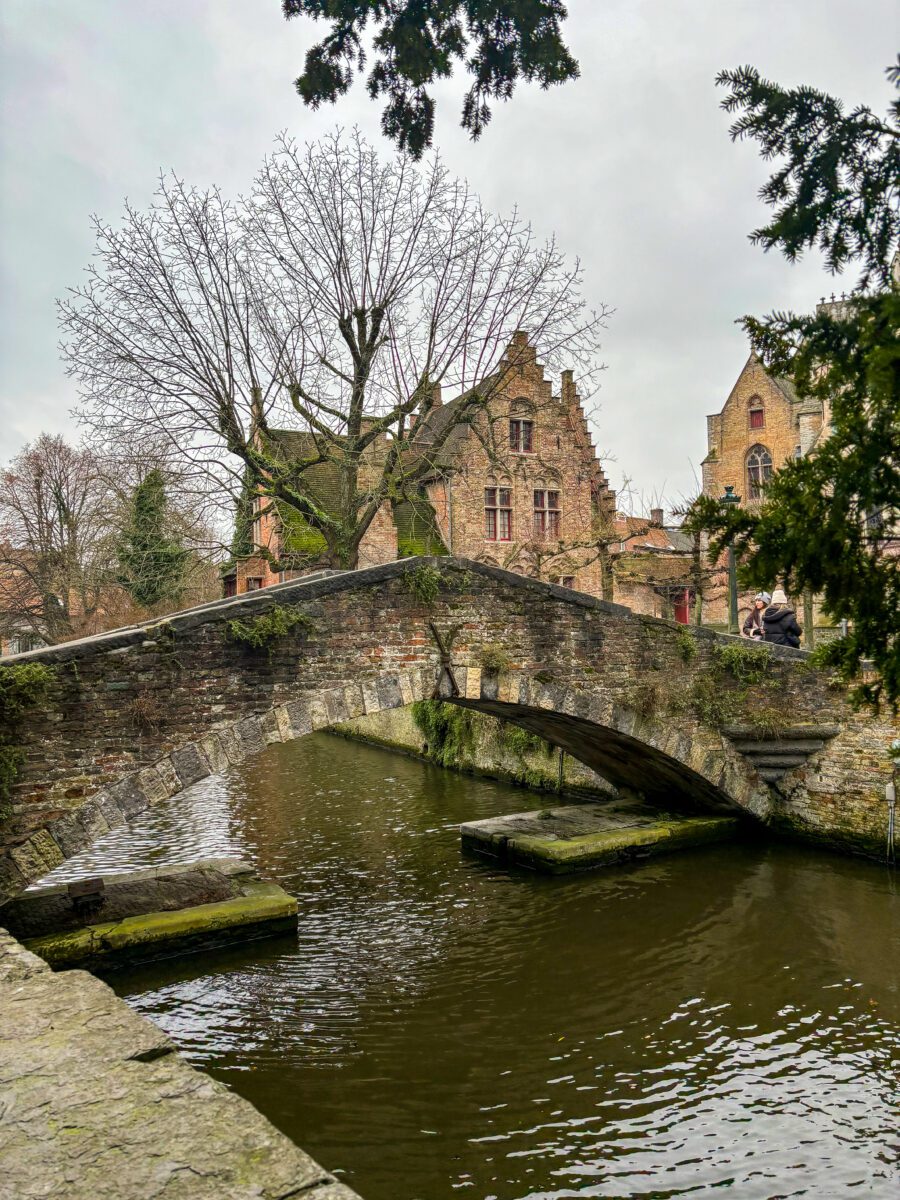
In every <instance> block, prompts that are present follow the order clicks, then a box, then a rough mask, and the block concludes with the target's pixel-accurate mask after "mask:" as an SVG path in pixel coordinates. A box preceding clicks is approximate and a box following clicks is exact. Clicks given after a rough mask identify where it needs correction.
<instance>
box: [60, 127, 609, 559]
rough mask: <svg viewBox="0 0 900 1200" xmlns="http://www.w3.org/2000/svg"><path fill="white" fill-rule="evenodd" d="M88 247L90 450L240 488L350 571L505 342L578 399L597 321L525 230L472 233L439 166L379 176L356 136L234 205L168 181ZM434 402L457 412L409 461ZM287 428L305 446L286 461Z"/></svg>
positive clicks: (467, 210) (572, 276)
mask: <svg viewBox="0 0 900 1200" xmlns="http://www.w3.org/2000/svg"><path fill="white" fill-rule="evenodd" d="M96 234H97V256H96V261H95V263H94V264H93V265H92V266H90V267H89V268H88V281H87V283H86V284H84V285H83V286H81V287H79V288H76V289H74V290H73V291H72V293H71V295H70V298H69V299H67V300H65V301H64V302H62V303H61V305H60V316H61V323H62V328H63V333H64V338H65V345H64V352H65V354H66V357H67V359H68V364H69V370H70V373H71V374H72V375H74V376H75V377H76V378H77V379H78V381H79V384H80V388H81V397H82V405H81V413H82V416H83V418H84V420H85V421H86V422H87V423H88V424H89V426H90V427H91V429H92V431H93V433H94V435H95V437H96V438H97V439H98V441H99V442H100V444H102V445H105V446H108V447H113V446H115V444H116V442H117V441H118V440H119V439H121V438H125V439H127V440H131V441H134V440H137V441H140V439H141V438H142V437H153V438H155V439H158V440H159V439H161V440H162V441H164V442H165V443H166V444H167V446H168V447H169V449H170V451H171V453H172V454H173V455H174V456H176V457H177V458H178V459H179V460H180V461H181V462H182V463H183V471H184V474H185V477H186V478H190V479H194V480H196V481H198V486H202V487H203V488H205V489H206V492H205V494H206V496H207V498H209V497H210V496H213V497H215V498H216V499H217V500H218V502H219V503H220V504H221V503H222V502H223V500H224V499H225V498H227V497H230V498H231V499H232V500H236V499H237V498H238V497H239V496H240V495H241V493H242V490H245V489H246V486H247V483H248V481H249V484H250V486H251V488H252V489H253V490H254V494H255V497H256V499H257V506H258V507H257V511H259V506H260V505H261V506H262V507H263V511H265V509H266V507H268V506H274V507H276V508H277V510H278V511H279V513H283V512H285V511H290V512H291V513H292V514H293V517H294V518H295V519H299V520H301V521H302V522H304V523H305V524H306V525H308V526H309V527H310V528H312V529H313V530H316V531H318V533H319V534H321V536H322V537H323V538H324V542H325V544H326V547H327V550H326V553H325V556H324V557H325V559H326V561H328V562H329V563H331V564H333V565H336V566H342V567H352V566H355V565H356V562H357V560H358V554H359V546H360V542H361V540H362V538H363V536H364V535H365V533H366V530H367V529H368V528H369V526H370V525H371V523H372V521H373V520H374V518H375V516H376V514H377V513H378V511H379V509H380V508H381V506H382V505H384V504H385V503H386V502H387V501H388V500H389V499H392V498H396V497H397V496H402V495H406V494H407V493H408V492H412V491H414V490H415V488H416V486H417V485H418V482H419V481H420V480H421V479H423V478H424V477H425V476H426V475H427V474H428V472H429V470H430V469H431V463H430V461H429V459H430V458H434V457H435V456H437V455H439V453H440V451H441V449H442V447H443V445H444V444H445V443H446V441H447V439H448V438H449V437H450V436H451V434H452V432H453V430H454V428H455V427H457V426H458V425H459V424H460V423H463V422H465V423H471V421H472V418H473V416H474V414H475V413H476V412H477V411H478V410H480V409H481V408H482V407H484V406H485V405H486V404H487V402H488V401H489V399H490V397H491V395H492V394H494V392H495V390H496V389H498V388H500V387H502V386H503V382H504V378H505V372H506V371H508V370H511V369H514V368H515V365H516V364H515V362H514V361H513V360H512V358H511V356H510V353H509V351H508V347H509V345H510V342H511V340H512V335H513V334H514V333H515V332H516V331H517V330H521V329H525V330H528V332H529V334H530V336H531V339H532V342H533V343H535V344H539V345H540V347H541V353H542V356H543V358H544V360H545V361H546V362H547V363H548V365H550V366H551V367H554V366H563V365H565V366H569V367H574V368H575V369H576V370H578V372H579V373H580V376H581V378H582V380H587V381H588V382H590V379H591V373H592V369H593V368H594V359H593V356H594V353H595V351H596V348H597V338H598V334H599V330H600V328H601V326H602V323H603V319H604V318H605V316H606V315H607V313H608V310H606V309H601V311H600V312H594V311H591V310H589V309H588V307H587V305H586V303H585V301H584V298H583V296H582V294H581V268H580V265H579V264H578V263H577V262H575V263H569V262H567V260H566V259H565V256H564V255H563V254H562V252H561V251H560V250H559V248H558V246H557V245H556V243H555V241H553V240H552V239H551V240H550V241H548V242H545V243H538V241H537V240H536V239H535V237H534V235H533V233H532V231H531V229H530V227H529V226H528V225H527V223H525V222H524V221H523V220H522V218H521V217H520V216H519V215H518V213H516V212H513V213H512V214H511V215H509V216H506V217H498V216H494V215H492V214H490V213H488V212H486V211H485V210H484V208H483V207H482V205H481V203H480V201H479V200H478V198H477V197H476V196H475V195H473V194H472V193H471V192H470V191H469V189H468V187H467V186H466V185H465V184H464V183H461V182H459V181H457V180H454V179H452V178H451V177H450V175H449V174H448V172H447V170H446V168H445V167H444V166H443V164H442V163H441V162H440V160H439V159H437V158H435V159H433V160H432V161H431V162H430V164H429V165H428V166H427V167H426V169H425V170H424V171H419V170H417V169H416V168H415V167H414V166H413V164H412V163H411V162H410V161H409V160H408V159H406V158H403V157H397V158H391V159H388V160H387V161H384V162H382V161H380V160H379V159H378V157H377V155H376V153H375V151H374V150H373V149H372V148H371V147H369V146H368V145H367V144H366V143H365V142H364V141H363V139H362V138H361V137H360V136H359V134H357V133H354V134H352V135H350V136H345V135H343V134H341V133H335V134H334V135H332V136H330V137H328V138H326V139H325V140H323V141H322V142H320V143H314V144H309V145H307V146H305V147H300V146H298V145H297V144H296V143H295V142H293V141H291V140H290V139H287V138H284V137H283V138H281V139H279V141H278V143H277V146H276V150H275V152H274V153H273V154H272V155H271V156H270V157H269V158H268V159H266V161H265V162H264V164H263V166H262V168H261V170H260V172H259V174H258V176H257V179H256V181H255V184H254V187H253V189H252V193H251V195H250V196H249V197H248V198H246V199H245V200H242V201H240V202H238V203H236V204H231V203H229V202H227V201H226V200H225V199H224V198H223V197H222V196H221V195H220V194H219V193H218V192H216V191H212V192H206V193H200V192H197V191H195V190H193V189H191V188H189V187H187V186H186V185H185V184H184V183H182V182H181V181H179V180H176V179H163V180H162V181H161V182H160V186H159V189H158V192H157V196H156V202H155V204H154V206H153V207H152V208H151V209H150V211H149V212H147V213H140V212H137V211H136V210H134V209H132V208H128V209H126V213H125V218H124V221H123V223H122V225H121V227H119V228H113V227H111V226H109V225H105V224H103V223H102V222H100V221H96ZM504 355H505V357H504ZM437 385H442V386H443V387H444V388H451V389H453V390H455V391H458V392H460V393H462V394H463V395H464V396H465V400H464V402H462V403H459V404H456V405H454V406H453V414H452V419H450V420H448V421H446V422H445V423H444V424H443V425H442V427H441V428H440V430H439V431H438V432H436V433H435V434H434V435H433V437H432V438H431V441H430V444H429V448H428V453H427V454H423V452H422V448H421V447H420V446H419V447H416V448H415V452H413V432H412V429H411V425H412V419H413V417H414V414H415V417H416V418H418V419H419V420H422V419H425V420H427V419H428V417H429V415H430V413H431V412H432V410H433V408H434V406H435V403H436V399H435V396H436V387H437ZM284 429H288V430H289V431H294V432H297V433H300V434H302V435H303V437H302V439H300V440H299V442H297V441H295V443H294V452H293V453H291V454H288V453H286V452H285V450H284V440H283V439H282V438H280V437H279V436H277V435H278V434H279V432H280V431H282V430H284ZM298 444H299V446H300V452H299V453H298V452H297V450H296V448H297V445H298ZM323 468H325V471H324V473H325V474H327V475H328V478H329V481H330V482H329V487H328V488H327V489H323V487H322V482H321V481H322V477H323ZM201 480H202V485H201V484H200V482H199V481H201ZM211 483H212V484H213V485H214V486H213V487H212V490H210V484H211Z"/></svg>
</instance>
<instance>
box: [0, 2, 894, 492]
mask: <svg viewBox="0 0 900 1200" xmlns="http://www.w3.org/2000/svg"><path fill="white" fill-rule="evenodd" d="M569 8H570V21H569V23H568V37H569V41H570V44H571V45H572V47H573V49H574V51H575V53H576V55H577V56H578V58H579V60H580V62H581V66H582V72H583V77H582V79H581V80H579V81H578V82H577V83H575V84H572V85H568V86H566V87H564V88H560V89H556V90H554V91H551V92H549V93H544V92H540V91H538V90H537V89H534V88H523V89H520V90H519V92H518V93H517V95H516V97H515V98H514V100H513V102H512V103H511V104H509V105H505V106H498V107H497V108H496V110H495V115H494V120H493V121H492V122H491V125H490V126H489V127H488V130H487V132H486V134H485V135H484V137H483V138H482V140H481V141H480V142H479V143H476V144H474V145H473V144H471V143H469V142H468V141H467V140H466V139H465V138H464V136H463V135H462V133H461V131H460V130H459V128H458V125H457V122H458V119H459V106H460V103H461V88H462V83H461V81H448V82H447V83H446V84H444V85H442V86H441V87H440V88H439V89H438V103H439V120H438V144H439V145H440V147H441V150H442V153H443V154H444V156H445V158H446V159H447V161H448V164H449V165H450V166H451V168H452V169H453V170H454V171H456V172H457V173H458V174H460V175H464V176H466V177H467V178H468V179H469V181H470V182H471V183H472V184H473V186H474V187H475V188H476V189H477V190H478V191H479V192H480V193H481V195H482V196H483V198H484V200H485V201H486V202H487V203H488V204H489V205H491V206H492V207H494V208H509V207H510V206H511V205H513V204H518V206H519V208H520V209H521V211H522V212H523V213H524V214H526V215H527V216H528V217H529V218H530V219H531V220H532V221H533V224H534V226H535V229H536V231H537V232H538V233H539V234H541V235H546V234H549V233H550V232H552V231H555V232H556V233H557V234H558V236H559V238H560V241H561V243H562V244H563V246H565V247H566V248H567V249H568V250H569V251H571V252H572V253H573V254H577V255H579V256H580V257H581V259H582V261H583V264H584V268H585V280H586V288H587V292H588V296H589V297H590V298H592V299H593V300H594V301H595V302H596V303H599V302H601V301H602V302H606V303H609V304H611V305H613V306H614V307H615V308H616V313H615V316H614V317H613V318H612V320H611V321H610V325H609V329H608V332H607V335H606V338H605V344H604V349H603V359H604V361H605V362H606V363H607V365H608V370H607V371H606V372H605V373H604V376H603V386H602V389H601V392H600V395H599V397H598V399H599V402H600V408H599V416H598V427H597V438H596V440H597V442H598V445H600V446H601V447H603V448H604V449H609V450H611V451H612V452H613V453H614V455H615V458H616V461H615V462H614V463H612V464H611V465H610V475H611V477H612V479H613V481H614V482H616V483H617V482H618V481H619V479H620V477H621V476H622V474H627V475H628V476H629V477H631V478H632V479H633V481H634V486H635V488H636V490H637V491H638V492H643V493H645V494H646V495H648V496H649V495H650V494H651V493H654V492H658V491H659V490H660V489H661V488H662V487H663V486H665V490H666V494H667V496H668V497H669V498H670V499H671V500H677V499H678V498H679V496H681V495H683V494H686V493H689V492H690V491H691V490H692V488H693V476H692V471H691V462H693V463H694V464H697V463H698V462H699V460H700V459H701V458H702V457H703V453H704V450H705V447H704V429H705V423H704V416H705V414H706V413H707V412H710V411H713V410H714V409H716V408H718V407H719V406H720V405H721V403H722V402H723V400H724V398H725V396H726V395H727V393H728V390H729V389H730V387H731V384H732V382H733V381H734V378H735V377H736V375H737V373H738V371H739V370H740V367H741V366H742V364H743V361H744V358H745V357H746V345H745V341H744V337H743V334H742V333H741V331H740V330H739V329H738V328H737V327H736V326H735V325H734V321H735V319H736V318H737V317H739V316H740V315H741V314H743V313H745V312H761V311H767V310H769V309H771V308H772V307H775V306H779V307H785V306H786V307H791V306H792V307H795V308H800V309H802V308H807V307H809V306H810V305H811V304H812V303H814V302H815V300H816V299H817V297H818V296H819V295H820V294H821V293H822V292H823V291H831V290H832V289H833V288H835V286H836V285H835V283H834V282H832V281H831V280H830V279H829V277H827V276H825V275H824V274H823V273H822V271H821V267H820V264H819V263H818V262H817V261H816V260H815V258H811V259H810V261H809V262H806V263H803V264H801V265H800V266H797V267H790V266H789V265H787V264H786V263H784V262H783V261H782V260H781V259H779V258H777V257H775V256H772V255H769V256H763V255H762V253H761V252H760V251H759V250H757V249H755V248H753V247H751V246H750V245H749V244H748V242H747V240H746V235H747V233H748V232H749V230H750V229H751V228H753V226H754V225H756V224H759V223H760V221H761V220H762V216H763V214H762V209H761V206H760V205H759V202H758V201H757V199H756V192H757V190H758V188H759V186H760V184H761V183H762V181H763V180H764V178H765V176H766V171H765V167H764V165H763V164H761V163H760V162H759V160H758V158H757V156H756V153H755V151H754V149H753V148H752V147H751V146H733V145H732V144H731V143H730V142H729V140H728V137H727V132H726V131H727V126H728V119H727V117H726V115H725V114H723V113H721V112H720V111H719V108H718V102H719V95H718V94H717V91H716V89H715V87H714V86H713V79H714V76H715V73H716V71H717V70H718V69H720V68H721V67H726V66H734V65H737V64H739V63H743V62H752V63H753V64H755V65H756V66H758V67H759V68H760V70H762V71H763V72H764V73H765V74H767V75H769V76H770V77H772V78H775V79H778V80H780V81H783V82H785V83H799V82H809V83H812V84H815V85H817V86H819V87H822V88H824V89H826V90H830V91H833V92H836V93H838V94H839V95H842V96H844V97H845V98H846V99H847V101H848V102H851V103H855V102H857V101H863V102H867V103H870V104H871V105H873V106H874V107H875V108H876V109H878V110H883V109H884V107H885V105H886V102H887V98H888V89H887V86H886V84H885V83H884V79H883V68H884V67H885V66H887V65H888V61H889V59H890V48H891V47H892V46H893V45H894V43H895V42H896V34H897V33H898V32H900V28H898V18H897V15H896V10H895V5H894V3H893V2H892V0H869V2H868V3H867V4H866V5H865V7H864V12H861V10H860V7H859V6H851V5H847V4H845V3H843V2H842V0H840V2H839V0H794V3H793V4H789V5H786V4H784V3H783V2H776V0H736V2H734V0H733V2H731V3H728V4H721V3H716V2H714V0H685V2H684V3H679V4H672V3H671V0H643V2H636V0H605V2H603V3H599V2H596V0H572V2H571V3H570V5H569ZM863 16H864V18H865V19H864V20H863V19H862V17H863ZM2 20H3V23H4V29H3V50H2V52H0V53H2V60H0V78H2V80H3V83H2V88H3V96H2V100H3V126H2V179H0V191H2V213H0V220H2V228H3V230H4V237H3V246H2V250H0V269H2V276H3V284H2V301H0V305H2V308H0V339H2V342H0V461H2V460H4V459H6V458H7V457H8V456H9V455H10V454H12V453H14V452H15V450H16V449H17V448H18V447H19V446H20V445H21V444H22V443H23V442H24V441H25V440H26V439H28V438H30V437H33V436H34V435H35V434H37V433H38V432H39V431H40V430H41V429H45V428H49V429H59V428H71V426H70V424H69V418H68V415H67V414H68V411H69V409H70V408H71V407H72V405H73V404H74V402H75V393H74V387H73V385H72V383H71V382H70V381H69V380H67V379H66V378H65V376H64V374H63V370H62V366H61V364H60V363H59V361H58V357H57V351H56V342H57V334H56V325H55V314H54V310H53V299H54V297H55V296H58V295H61V294H62V293H63V292H64V290H65V288H66V287H67V286H70V285H71V284H72V283H74V282H76V281H77V280H78V278H79V275H80V272H81V270H82V269H83V267H84V266H85V264H86V263H87V261H88V259H89V256H90V253H91V236H90V227H89V214H90V213H91V212H92V211H97V212H99V213H100V214H101V215H102V216H104V217H106V218H108V219H115V218H116V216H117V215H118V214H119V212H120V211H121V208H122V202H123V197H124V196H126V195H127V196H129V198H130V199H131V200H132V201H133V202H134V203H136V204H139V205H140V204H146V203H147V201H148V200H149V198H150V195H151V193H152V190H153V187H154V183H155V179H156V177H157V174H158V172H159V170H160V169H161V168H162V169H168V168H174V169H175V170H176V171H178V172H179V173H180V174H183V175H185V176H186V177H187V178H189V179H190V180H192V181H193V182H196V183H197V184H199V185H201V186H205V185H208V184H212V183H218V184H220V185H221V186H222V187H223V189H224V190H225V191H226V192H231V193H236V192H239V191H241V190H242V189H244V188H246V187H247V185H248V183H249V181H250V179H251V177H252V175H253V172H254V170H255V169H256V166H257V164H258V162H259V159H260V157H261V156H262V154H264V153H265V152H266V150H267V149H268V147H269V146H270V144H271V141H272V137H273V135H274V134H275V133H276V131H277V130H278V129H280V128H287V129H289V130H290V131H291V132H292V133H294V134H296V135H297V136H298V137H300V138H308V137H315V136H317V135H318V134H319V133H321V132H322V131H323V130H325V129H327V128H330V127H331V126H332V125H333V124H334V123H335V121H339V122H340V123H342V124H345V125H350V124H354V123H356V124H359V125H360V126H361V128H362V129H363V130H364V131H365V132H366V134H367V135H368V136H369V137H370V138H371V139H372V140H374V141H376V142H381V143H382V145H384V147H385V151H386V152H387V150H388V147H387V146H386V144H385V143H384V142H383V139H381V137H380V133H379V127H378V117H379V114H378V110H377V108H376V107H375V106H374V105H372V104H371V103H370V102H369V101H368V99H367V97H366V95H365V92H364V90H363V89H362V88H360V87H357V88H356V89H354V91H353V93H352V95H351V96H350V97H349V98H348V99H347V100H346V101H345V102H343V103H342V104H340V105H339V106H338V108H337V109H336V110H324V111H320V112H319V113H315V114H313V113H309V112H308V111H307V110H306V109H304V108H303V106H302V104H301V103H300V101H299V99H297V97H296V96H295V95H294V93H293V90H292V87H291V80H292V79H293V77H294V75H296V74H297V71H298V70H299V68H300V65H301V63H302V58H303V53H304V50H305V48H306V46H307V45H308V44H309V41H310V40H311V37H312V27H311V26H304V25H303V24H302V23H298V22H292V23H291V24H287V23H285V22H284V21H283V20H282V18H281V15H280V6H279V4H278V3H277V0H265V2H262V3H258V4H254V5H249V4H247V3H246V0H192V3H190V4H184V3H183V2H179V0H157V2H156V3H154V4H153V5H152V6H147V5H134V4H127V5H126V4H122V3H121V0H79V2H78V3H77V4H72V3H71V0H49V2H47V3H43V4H41V5H35V4H33V3H30V2H29V0H11V2H10V0H8V2H7V3H6V4H5V5H4V6H3V17H2ZM892 35H893V36H892Z"/></svg>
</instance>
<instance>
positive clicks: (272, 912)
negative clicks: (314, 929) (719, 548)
mask: <svg viewBox="0 0 900 1200" xmlns="http://www.w3.org/2000/svg"><path fill="white" fill-rule="evenodd" d="M243 891H244V895H242V896H237V897H235V898H234V899H233V900H220V901H218V902H216V903H214V904H197V905H194V906H193V907H192V908H184V909H177V910H175V911H172V912H154V913H144V914H142V915H141V916H136V917H125V918H124V919H123V920H121V921H107V922H104V923H103V924H100V925H88V926H86V927H85V928H83V929H71V930H67V931H66V932H65V933H53V934H47V935H45V936H44V937H39V938H32V939H30V940H29V941H27V942H25V943H24V945H25V946H26V948H27V949H28V950H31V951H32V952H33V953H34V954H38V955H40V957H41V958H43V959H44V960H45V961H46V962H48V963H49V964H50V966H52V967H71V966H74V965H75V964H76V963H90V962H93V961H96V960H98V959H103V958H107V957H109V956H110V955H114V954H120V953H123V952H129V951H132V952H133V951H140V950H146V949H150V948H152V947H158V946H161V945H168V944H174V943H178V942H185V941H195V940H198V939H202V938H204V937H209V936H211V935H214V934H216V933H220V932H222V931H224V930H228V929H241V928H243V929H247V928H249V927H254V928H257V927H262V926H266V925H268V926H270V927H271V928H272V929H273V931H274V932H278V931H279V930H280V929H282V928H286V927H288V926H289V925H290V924H291V923H292V922H293V921H294V919H295V918H296V915H297V901H296V899H295V898H294V897H293V896H290V895H288V893H287V892H285V891H284V889H283V888H280V887H279V886H278V885H277V884H274V883H264V882H261V881H248V882H247V883H246V884H244V885H243Z"/></svg>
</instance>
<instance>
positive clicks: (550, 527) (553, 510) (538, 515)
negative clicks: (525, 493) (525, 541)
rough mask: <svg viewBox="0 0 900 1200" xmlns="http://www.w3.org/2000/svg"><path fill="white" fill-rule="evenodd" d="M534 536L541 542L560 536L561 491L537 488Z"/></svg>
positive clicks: (535, 494) (535, 493)
mask: <svg viewBox="0 0 900 1200" xmlns="http://www.w3.org/2000/svg"><path fill="white" fill-rule="evenodd" d="M534 536H535V539H536V540H537V541H539V542H545V541H549V540H550V539H551V538H558V537H559V492H549V491H546V490H545V489H544V488H540V489H538V488H536V489H535V492H534Z"/></svg>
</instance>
